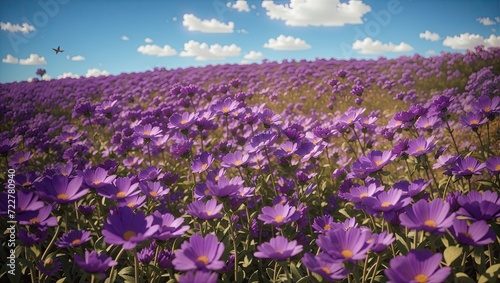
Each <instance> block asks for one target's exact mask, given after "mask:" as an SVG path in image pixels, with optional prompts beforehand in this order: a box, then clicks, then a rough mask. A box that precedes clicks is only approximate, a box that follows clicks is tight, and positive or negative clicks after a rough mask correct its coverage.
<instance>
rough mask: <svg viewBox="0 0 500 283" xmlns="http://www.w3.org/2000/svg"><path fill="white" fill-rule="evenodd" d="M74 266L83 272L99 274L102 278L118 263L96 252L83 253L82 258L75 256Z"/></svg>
mask: <svg viewBox="0 0 500 283" xmlns="http://www.w3.org/2000/svg"><path fill="white" fill-rule="evenodd" d="M75 262H76V264H77V265H78V266H79V267H80V268H81V269H83V270H85V271H86V272H88V273H92V274H99V275H101V277H104V276H105V274H104V272H105V271H106V270H107V269H108V268H110V267H112V266H115V265H117V264H118V263H117V262H116V261H114V260H113V259H112V258H111V257H109V256H107V255H106V254H104V253H98V252H96V251H91V252H89V251H85V256H84V257H83V258H82V257H80V256H79V255H77V254H75Z"/></svg>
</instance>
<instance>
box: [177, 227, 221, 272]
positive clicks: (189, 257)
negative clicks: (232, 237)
mask: <svg viewBox="0 0 500 283" xmlns="http://www.w3.org/2000/svg"><path fill="white" fill-rule="evenodd" d="M223 252H224V244H223V243H219V240H218V239H217V236H216V235H214V234H208V235H206V236H205V237H203V236H201V235H199V234H194V235H192V236H191V238H189V241H184V242H183V243H182V245H181V249H180V250H177V251H175V259H174V260H173V262H172V263H173V264H174V267H175V269H177V270H181V271H189V270H220V269H222V268H223V267H224V265H225V263H224V261H222V260H220V257H221V256H222V253H223Z"/></svg>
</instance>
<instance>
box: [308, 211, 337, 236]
mask: <svg viewBox="0 0 500 283" xmlns="http://www.w3.org/2000/svg"><path fill="white" fill-rule="evenodd" d="M333 225H334V222H333V217H331V216H329V215H324V216H320V217H316V218H314V222H313V224H312V227H313V228H314V230H315V231H314V232H315V233H321V234H324V233H326V231H328V230H330V229H332V227H333Z"/></svg>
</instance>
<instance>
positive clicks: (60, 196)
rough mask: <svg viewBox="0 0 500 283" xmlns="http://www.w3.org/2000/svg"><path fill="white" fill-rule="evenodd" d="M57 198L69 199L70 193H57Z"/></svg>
mask: <svg viewBox="0 0 500 283" xmlns="http://www.w3.org/2000/svg"><path fill="white" fill-rule="evenodd" d="M57 199H62V200H67V199H68V195H67V194H58V195H57Z"/></svg>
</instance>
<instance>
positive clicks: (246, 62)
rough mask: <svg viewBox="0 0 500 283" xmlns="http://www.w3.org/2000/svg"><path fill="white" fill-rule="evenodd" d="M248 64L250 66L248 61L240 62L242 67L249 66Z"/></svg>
mask: <svg viewBox="0 0 500 283" xmlns="http://www.w3.org/2000/svg"><path fill="white" fill-rule="evenodd" d="M248 64H250V62H249V61H247V60H241V62H240V65H248Z"/></svg>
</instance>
